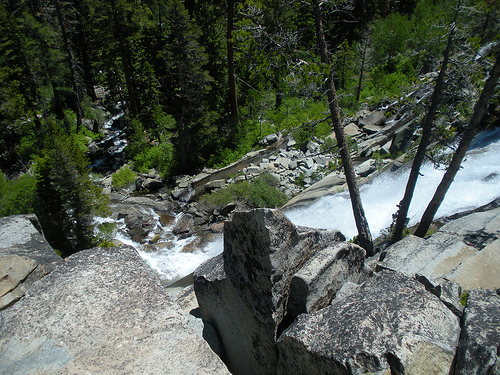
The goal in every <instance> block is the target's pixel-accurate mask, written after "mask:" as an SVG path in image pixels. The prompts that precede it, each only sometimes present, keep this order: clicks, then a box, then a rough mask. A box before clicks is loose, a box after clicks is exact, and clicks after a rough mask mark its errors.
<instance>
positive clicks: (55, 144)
mask: <svg viewBox="0 0 500 375" xmlns="http://www.w3.org/2000/svg"><path fill="white" fill-rule="evenodd" d="M88 165H89V163H88V161H87V160H86V158H85V156H84V154H83V151H82V150H81V149H79V148H78V147H77V146H76V145H75V143H74V142H73V140H72V138H71V137H68V136H66V135H64V134H63V133H61V131H60V130H58V128H57V127H56V126H55V125H53V127H52V130H51V134H50V137H47V145H46V147H45V149H44V151H43V154H42V156H41V157H40V158H39V159H38V161H37V165H36V172H37V184H36V196H37V200H36V203H35V205H36V206H35V212H36V214H37V216H38V219H39V220H40V224H41V226H42V228H43V231H44V235H45V238H46V239H47V241H48V242H49V243H50V244H51V245H52V246H53V247H54V248H55V249H57V250H58V251H60V253H61V255H62V256H68V255H71V254H72V253H75V252H77V251H80V250H83V249H86V248H90V247H92V246H94V245H95V240H94V237H93V225H92V219H93V216H94V214H98V213H103V212H106V205H105V202H104V198H103V197H104V196H102V195H101V194H100V189H99V188H98V187H97V186H95V185H93V183H92V181H91V180H90V177H89V169H88Z"/></svg>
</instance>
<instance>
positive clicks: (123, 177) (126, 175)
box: [111, 165, 137, 189]
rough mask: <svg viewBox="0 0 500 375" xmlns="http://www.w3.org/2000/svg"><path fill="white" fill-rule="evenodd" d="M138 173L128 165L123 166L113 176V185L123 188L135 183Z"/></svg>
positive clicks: (116, 187)
mask: <svg viewBox="0 0 500 375" xmlns="http://www.w3.org/2000/svg"><path fill="white" fill-rule="evenodd" d="M136 178H137V175H136V174H135V173H134V172H133V171H132V170H131V169H130V167H129V166H128V165H124V166H122V167H121V168H120V169H118V170H117V171H116V172H115V173H113V176H112V177H111V180H112V184H113V187H114V188H115V189H121V188H123V187H125V186H127V185H130V184H133V183H134V181H135V179H136Z"/></svg>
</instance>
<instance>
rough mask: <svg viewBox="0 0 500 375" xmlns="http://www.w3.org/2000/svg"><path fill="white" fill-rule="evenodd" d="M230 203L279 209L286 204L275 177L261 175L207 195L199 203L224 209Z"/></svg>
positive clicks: (266, 174)
mask: <svg viewBox="0 0 500 375" xmlns="http://www.w3.org/2000/svg"><path fill="white" fill-rule="evenodd" d="M231 202H242V203H244V204H247V205H248V206H250V207H255V208H256V207H272V208H276V207H280V206H282V205H284V204H285V203H286V202H287V197H286V195H285V194H284V193H283V192H282V191H281V190H279V186H278V180H277V179H276V177H274V176H272V175H270V174H268V173H263V174H261V175H259V176H258V177H256V178H255V179H254V180H253V181H240V182H236V183H234V184H230V185H228V186H227V187H226V188H224V189H221V190H219V191H216V192H213V193H210V194H207V195H205V196H203V197H202V198H201V199H200V203H201V204H203V205H206V206H209V207H224V206H225V205H227V204H229V203H231Z"/></svg>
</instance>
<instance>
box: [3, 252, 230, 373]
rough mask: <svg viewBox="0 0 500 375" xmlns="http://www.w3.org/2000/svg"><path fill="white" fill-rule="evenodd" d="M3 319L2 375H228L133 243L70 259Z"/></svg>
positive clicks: (14, 306) (33, 289)
mask: <svg viewBox="0 0 500 375" xmlns="http://www.w3.org/2000/svg"><path fill="white" fill-rule="evenodd" d="M0 322H1V324H0V363H1V364H2V365H1V366H0V374H9V375H13V374H49V373H51V374H53V373H58V374H83V373H99V374H125V373H131V374H138V373H141V374H158V373H163V374H203V373H206V374H228V371H227V369H226V367H225V365H224V364H223V363H222V362H221V360H220V359H219V357H217V356H216V355H215V354H214V353H213V351H212V350H211V349H210V347H209V346H208V344H207V343H206V342H205V341H204V340H203V339H202V337H201V335H199V334H197V333H196V332H195V330H194V328H193V327H192V326H191V325H190V321H189V319H188V317H187V315H186V314H184V313H182V312H181V310H180V308H179V307H177V306H176V305H175V303H174V302H173V301H172V300H171V298H170V297H169V295H168V294H167V293H166V292H165V290H164V289H163V287H162V285H161V283H160V281H159V278H158V276H157V275H156V274H154V273H153V271H152V270H151V269H150V268H149V267H147V266H146V264H145V263H144V262H143V260H142V259H141V258H140V257H139V255H138V254H137V252H136V250H135V249H133V248H131V247H127V246H124V247H120V248H106V249H101V248H95V249H89V250H84V251H81V252H79V253H76V254H74V255H72V256H70V257H68V258H67V259H66V261H65V262H64V263H63V264H61V265H59V267H57V268H56V269H55V270H54V271H52V272H51V273H50V274H49V275H47V276H45V277H43V278H42V279H41V280H39V281H38V282H37V283H35V284H33V285H32V286H31V288H30V289H29V290H28V292H27V293H26V295H25V296H24V298H22V299H21V300H20V301H18V302H17V303H16V304H14V305H13V306H11V307H9V308H8V309H6V310H4V311H2V312H1V313H0Z"/></svg>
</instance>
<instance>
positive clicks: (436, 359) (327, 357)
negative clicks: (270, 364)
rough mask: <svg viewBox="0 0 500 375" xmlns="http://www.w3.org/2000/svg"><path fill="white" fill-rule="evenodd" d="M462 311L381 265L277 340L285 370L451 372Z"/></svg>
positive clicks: (281, 368)
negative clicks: (458, 313)
mask: <svg viewBox="0 0 500 375" xmlns="http://www.w3.org/2000/svg"><path fill="white" fill-rule="evenodd" d="M459 333H460V326H459V320H458V318H457V317H456V316H455V315H454V314H453V313H452V312H451V311H450V310H448V309H447V308H446V307H445V306H444V305H443V304H442V303H441V301H440V300H439V299H438V298H437V297H436V296H434V295H432V294H431V293H429V292H428V291H426V290H425V288H424V287H423V285H421V284H420V283H418V282H417V281H416V280H413V279H411V278H408V277H406V276H404V275H402V274H400V273H397V272H391V271H383V272H381V273H380V274H378V275H376V276H374V277H372V278H370V279H368V280H367V281H366V282H365V283H364V284H363V285H361V286H360V287H359V288H358V289H357V290H356V291H355V292H354V293H352V294H349V295H347V296H346V297H344V298H342V299H340V300H334V301H333V303H332V305H331V306H328V307H326V308H324V309H322V310H319V311H317V312H314V313H311V314H303V315H300V316H299V317H298V318H297V320H296V321H295V322H294V323H293V324H292V325H291V326H290V327H289V328H288V329H287V330H286V331H285V332H284V333H283V334H282V335H281V337H280V339H279V340H278V352H279V365H278V373H279V374H290V373H294V374H358V373H367V372H373V373H380V374H382V373H384V374H386V373H387V374H389V373H396V374H402V373H405V374H442V375H448V374H449V373H450V370H451V367H452V364H453V359H454V356H455V351H456V347H457V345H458V337H459Z"/></svg>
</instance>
